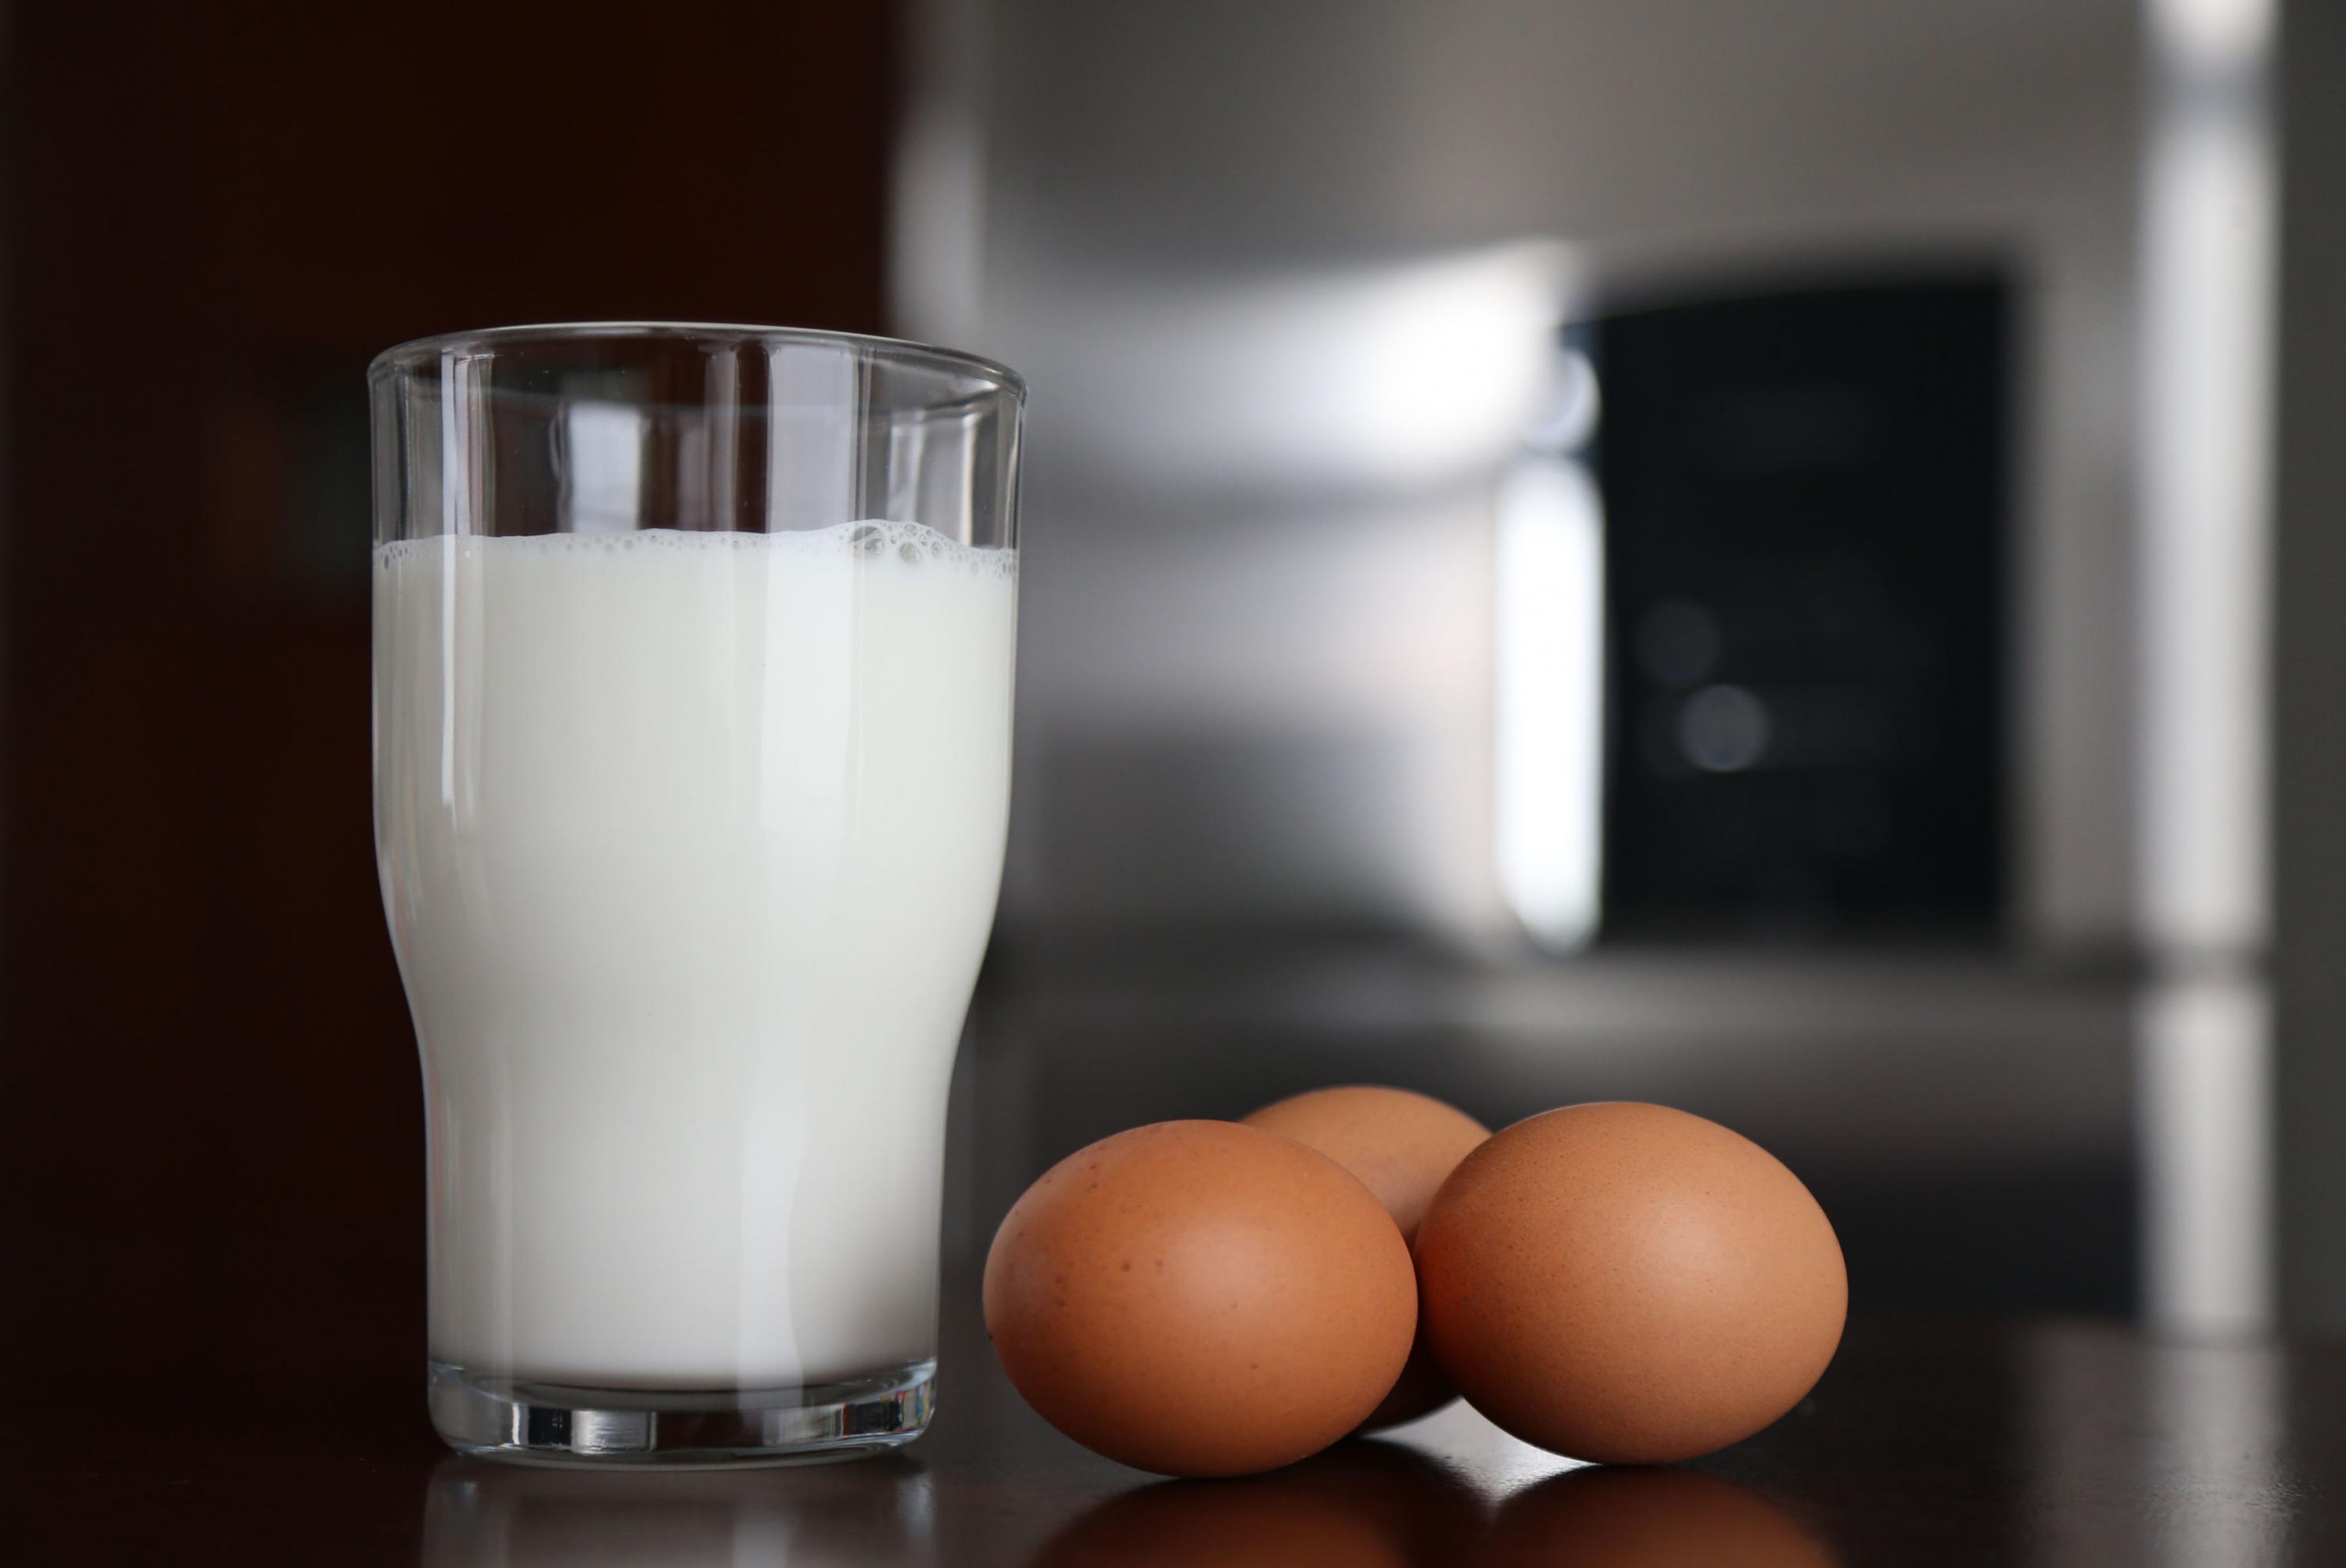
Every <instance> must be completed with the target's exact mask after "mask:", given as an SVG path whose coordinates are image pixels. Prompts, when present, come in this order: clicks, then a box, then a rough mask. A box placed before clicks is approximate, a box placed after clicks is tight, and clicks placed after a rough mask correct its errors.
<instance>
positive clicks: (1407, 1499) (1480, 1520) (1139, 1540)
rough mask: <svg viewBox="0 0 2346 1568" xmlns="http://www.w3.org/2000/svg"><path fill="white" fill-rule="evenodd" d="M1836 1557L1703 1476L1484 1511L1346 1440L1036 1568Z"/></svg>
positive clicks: (1058, 1546) (1502, 1565)
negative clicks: (1283, 1468)
mask: <svg viewBox="0 0 2346 1568" xmlns="http://www.w3.org/2000/svg"><path fill="white" fill-rule="evenodd" d="M1838 1561H1839V1560H1838V1559H1837V1558H1836V1557H1835V1556H1834V1554H1833V1553H1832V1552H1831V1550H1830V1549H1829V1548H1827V1547H1826V1545H1825V1544H1824V1543H1822V1542H1821V1541H1820V1540H1818V1539H1817V1538H1816V1537H1815V1536H1814V1535H1812V1534H1811V1533H1810V1532H1808V1531H1807V1530H1806V1529H1805V1528H1803V1527H1802V1526H1801V1524H1800V1522H1799V1521H1798V1520H1796V1519H1794V1518H1793V1516H1792V1515H1791V1514H1790V1513H1789V1512H1786V1511H1785V1510H1784V1509H1782V1508H1780V1507H1779V1506H1778V1505H1777V1504H1775V1503H1774V1502H1770V1501H1769V1500H1768V1499H1767V1498H1765V1497H1762V1496H1761V1495H1760V1494H1759V1493H1758V1492H1753V1491H1751V1490H1750V1489H1749V1488H1747V1487H1743V1486H1739V1485H1737V1484H1736V1483H1735V1482H1733V1481H1724V1480H1721V1479H1720V1478H1719V1477H1718V1476H1714V1475H1707V1474H1704V1473H1702V1472H1700V1471H1683V1470H1668V1469H1658V1470H1611V1469H1601V1468H1587V1469H1579V1470H1573V1471H1566V1472H1565V1473H1563V1474H1561V1475H1556V1476H1553V1477H1551V1478H1549V1479H1548V1480H1546V1481H1540V1482H1538V1483H1536V1484H1535V1485H1532V1486H1528V1487H1525V1488H1523V1489H1522V1490H1520V1491H1518V1492H1515V1493H1513V1494H1512V1495H1510V1496H1508V1497H1507V1498H1506V1499H1505V1501H1504V1502H1500V1503H1498V1504H1497V1506H1496V1507H1494V1506H1493V1504H1492V1502H1491V1500H1490V1499H1489V1498H1488V1497H1486V1496H1485V1495H1484V1493H1483V1492H1481V1491H1480V1490H1478V1489H1477V1488H1476V1487H1474V1485H1473V1484H1472V1483H1471V1482H1470V1481H1468V1480H1467V1479H1466V1477H1465V1476H1464V1474H1463V1473H1462V1472H1460V1471H1457V1470H1454V1468H1452V1467H1451V1466H1449V1465H1446V1464H1444V1463H1443V1462H1442V1461H1439V1460H1437V1459H1435V1458H1433V1457H1432V1456H1430V1455H1428V1454H1425V1453H1423V1452H1421V1451H1418V1450H1415V1449H1413V1448H1408V1447H1404V1446H1402V1445H1399V1444H1392V1443H1382V1442H1354V1443H1346V1444H1343V1445H1341V1447H1338V1448H1336V1449H1332V1450H1331V1451H1329V1452H1327V1453H1324V1454H1321V1455H1320V1456H1319V1457H1317V1458H1315V1459H1311V1460H1307V1461H1304V1462H1303V1463H1301V1464H1298V1465H1294V1466H1291V1467H1290V1468H1289V1469H1286V1470H1282V1471H1273V1472H1272V1473H1271V1474H1269V1475H1263V1476H1253V1477H1250V1478H1247V1479H1245V1480H1241V1481H1160V1482H1158V1483H1157V1484H1155V1485H1151V1486H1144V1487H1140V1488H1137V1489H1136V1490H1134V1491H1131V1492H1121V1493H1119V1494H1117V1496H1115V1497H1112V1498H1110V1499H1108V1500H1107V1502H1103V1503H1100V1504H1098V1505H1097V1506H1096V1507H1094V1508H1093V1509H1092V1510H1091V1511H1090V1512H1087V1513H1085V1514H1084V1515H1083V1516H1082V1517H1080V1518H1078V1519H1077V1520H1076V1521H1075V1522H1073V1523H1072V1524H1070V1525H1068V1526H1067V1527H1066V1529H1065V1530H1063V1531H1061V1532H1059V1533H1058V1534H1057V1535H1056V1536H1055V1537H1053V1539H1052V1540H1051V1542H1050V1543H1049V1544H1048V1545H1046V1546H1045V1548H1044V1549H1043V1551H1042V1552H1041V1553H1040V1554H1039V1555H1038V1556H1037V1557H1036V1558H1035V1568H1089V1565H1092V1564H1099V1565H1102V1568H1105V1565H1107V1564H1123V1565H1127V1568H1153V1565H1156V1564H1166V1565H1168V1568H1169V1565H1171V1564H1177V1563H1179V1564H1188V1563H1217V1564H1229V1565H1231V1568H1251V1565H1253V1564H1257V1563H1260V1564H1263V1565H1265V1568H1270V1565H1272V1564H1292V1563H1315V1564H1327V1565H1329V1568H1416V1565H1420V1564H1426V1565H1431V1564H1447V1563H1478V1564H1486V1565H1489V1568H1506V1565H1508V1564H1514V1563H1540V1564H1574V1563H1588V1564H1592V1565H1594V1564H1604V1565H1606V1568H1679V1565H1681V1564H1683V1565H1685V1568H1719V1565H1723V1564H1729V1563H1732V1564H1737V1565H1739V1568H1835V1565H1836V1564H1837V1563H1838Z"/></svg>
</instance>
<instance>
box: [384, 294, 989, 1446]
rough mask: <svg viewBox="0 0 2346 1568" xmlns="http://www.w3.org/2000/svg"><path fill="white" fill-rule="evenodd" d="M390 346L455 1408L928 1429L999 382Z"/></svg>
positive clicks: (829, 349) (435, 1228)
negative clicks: (946, 1116)
mask: <svg viewBox="0 0 2346 1568" xmlns="http://www.w3.org/2000/svg"><path fill="white" fill-rule="evenodd" d="M369 387H370V391H371V393H372V415H373V438H374V485H375V494H374V516H375V546H374V560H373V567H372V577H373V593H374V820H375V849H376V856H377V860H378V862H379V867H380V871H381V873H382V894H383V906H384V911H385V913H386V915H387V917H388V919H389V922H390V926H391V936H392V943H393V948H394V949H395V950H396V952H397V954H398V958H399V967H400V974H401V977H402V980H403V983H405V986H406V991H407V998H408V1005H409V1009H410V1011H411V1012H412V1013H413V1017H414V1022H415V1033H416V1040H417V1044H418V1046H419V1049H420V1052H421V1055H422V1058H423V1083H424V1096H425V1106H426V1112H427V1125H428V1131H429V1156H428V1164H429V1217H430V1231H429V1238H428V1251H429V1255H430V1276H431V1286H430V1299H431V1342H430V1380H429V1387H430V1408H431V1413H432V1419H433V1424H434V1425H435V1426H436V1427H437V1428H438V1429H439V1431H440V1433H441V1435H442V1436H443V1437H444V1438H445V1439H446V1440H447V1441H448V1442H449V1443H450V1444H451V1445H453V1446H454V1447H455V1448H456V1449H458V1450H460V1451H465V1452H473V1453H483V1454H490V1455H502V1456H506V1457H515V1458H523V1459H530V1460H539V1461H568V1462H579V1463H619V1464H638V1465H642V1464H651V1465H663V1464H681V1463H691V1462H718V1463H728V1462H729V1463H748V1462H763V1461H778V1460H784V1459H790V1458H793V1457H801V1456H810V1457H811V1456H831V1455H835V1454H839V1453H842V1452H849V1451H857V1450H876V1449H881V1448H885V1447H890V1446H893V1445H895V1444H899V1443H903V1442H905V1441H910V1440H911V1439H913V1437H915V1436H917V1435H919V1433H920V1431H922V1429H923V1427H924V1426H925V1425H926V1424H927V1422H928V1420H929V1415H930V1410H931V1408H932V1399H933V1396H932V1380H933V1374H934V1368H935V1353H936V1305H937V1267H938V1240H939V1237H938V1218H939V1211H940V1203H941V1193H940V1188H941V1185H942V1180H943V1145H944V1107H945V1095H946V1084H947V1081H948V1078H949V1076H950V1074H951V1072H952V1067H953V1058H954V1049H955V1046H956V1044H957V1042H958V1040H959V1037H960V1032H961V1028H962V1023H963V1019H964V1013H965V1012H966V1009H967V1007H968V1003H969V996H970V990H971V987H972V985H973V984H974V982H975V978H976V974H977V968H978V962H979V960H980V958H981V956H982V955H983V953H984V948H985V943H986V938H987V933H988V931H989V929H990V927H991V925H992V922H993V918H994V899H995V895H996V892H997V890H998V887H999V883H1000V880H1001V868H1002V847H1003V834H1004V830H1005V819H1006V816H1007V812H1008V800H1009V778H1010V720H1011V687H1012V666H1013V657H1014V649H1013V645H1014V641H1015V609H1016V595H1017V555H1016V550H1015V534H1016V514H1017V494H1018V439H1019V416H1020V411H1021V407H1022V404H1023V402H1024V399H1025V388H1024V385H1023V384H1022V383H1021V382H1020V381H1019V379H1018V377H1017V376H1016V375H1015V374H1014V373H1013V372H1010V371H1008V370H1006V369H1005V368H1004V367H1002V366H1000V365H996V364H991V363H989V362H987V361H984V360H979V359H975V358H973V357H971V356H969V355H965V354H958V353H953V352H948V351H943V350H938V349H933V348H925V347H922V346H919V345H916V344H912V343H903V342H893V341H886V340H882V339H876V338H863V337H853V336H848V335H845V334H841V333H831V332H816V331H791V330H783V329H770V328H761V327H720V326H684V325H666V324H657V323H616V324H592V325H576V326H549V327H520V328H508V329H504V330H499V331H484V332H468V333H459V334H454V335H452V336H448V337H441V338H431V339H425V340H423V341H417V342H413V343H407V344H403V345H402V346H401V347H399V348H395V349H393V350H391V351H388V352H387V353H385V354H383V355H382V357H381V358H379V359H377V360H376V361H375V362H374V365H373V367H372V370H371V371H370V372H369Z"/></svg>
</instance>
